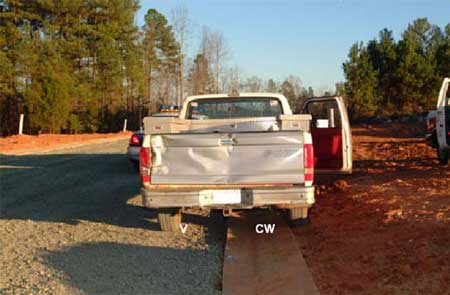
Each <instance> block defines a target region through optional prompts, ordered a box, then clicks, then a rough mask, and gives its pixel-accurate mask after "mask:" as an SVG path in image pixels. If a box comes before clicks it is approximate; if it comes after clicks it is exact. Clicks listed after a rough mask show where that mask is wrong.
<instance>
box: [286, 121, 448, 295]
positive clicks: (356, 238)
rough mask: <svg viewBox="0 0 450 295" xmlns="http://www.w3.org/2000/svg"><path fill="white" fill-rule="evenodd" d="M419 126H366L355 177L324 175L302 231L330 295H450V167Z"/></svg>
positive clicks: (358, 135) (359, 134)
mask: <svg viewBox="0 0 450 295" xmlns="http://www.w3.org/2000/svg"><path fill="white" fill-rule="evenodd" d="M419 127H420V126H417V125H416V126H415V127H414V126H411V125H409V123H394V124H389V125H387V126H380V125H378V126H364V127H361V126H358V127H357V128H356V130H354V132H353V135H354V137H353V142H354V149H353V156H354V173H353V174H352V175H350V176H347V177H343V176H339V178H337V179H338V180H330V177H329V176H327V177H318V179H317V182H318V183H317V185H316V187H318V188H319V189H318V192H319V194H317V195H316V198H317V203H316V205H315V206H314V207H313V210H312V212H311V221H312V223H311V225H309V226H307V227H304V228H297V229H295V232H296V237H297V239H298V241H299V244H300V247H301V248H302V251H303V253H304V255H305V256H306V257H305V258H306V261H307V263H308V265H309V266H310V268H311V271H312V274H313V277H314V280H315V281H316V284H317V286H318V287H319V289H320V292H321V293H322V294H353V293H355V294H449V292H450V284H449V282H450V274H449V272H448V270H449V269H450V261H449V259H443V257H450V235H449V228H450V191H449V188H450V168H449V167H448V166H442V165H439V164H438V162H437V160H436V151H435V150H433V149H431V148H430V147H428V146H427V145H426V144H425V141H424V140H423V139H422V138H417V137H415V136H416V135H417V134H420V133H421V132H422V131H423V129H422V131H420V128H419ZM407 136H414V137H407ZM325 184H326V185H325ZM330 185H331V187H330Z"/></svg>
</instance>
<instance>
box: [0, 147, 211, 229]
mask: <svg viewBox="0 0 450 295" xmlns="http://www.w3.org/2000/svg"><path fill="white" fill-rule="evenodd" d="M139 190H140V179H139V174H138V172H137V171H136V168H135V166H134V165H132V163H130V162H129V161H128V159H127V157H126V156H125V155H124V154H48V155H47V154H46V155H26V156H5V155H0V192H1V207H0V219H22V220H34V221H49V222H64V223H67V224H71V225H76V224H77V223H78V222H79V221H80V220H86V221H92V222H100V223H106V224H111V225H117V226H122V227H132V228H144V229H149V230H160V227H159V225H158V223H157V222H156V221H155V219H156V218H157V214H156V210H151V209H148V208H143V207H141V206H140V196H139ZM183 222H186V223H193V224H199V225H202V226H205V227H207V226H208V222H209V221H208V217H207V216H204V215H197V214H191V213H190V212H184V213H183Z"/></svg>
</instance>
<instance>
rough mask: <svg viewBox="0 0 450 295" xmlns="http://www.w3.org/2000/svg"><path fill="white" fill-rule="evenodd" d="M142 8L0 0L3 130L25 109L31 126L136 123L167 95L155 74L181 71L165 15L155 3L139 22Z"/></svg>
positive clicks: (13, 128) (94, 127)
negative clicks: (138, 24) (153, 83)
mask: <svg viewBox="0 0 450 295" xmlns="http://www.w3.org/2000/svg"><path fill="white" fill-rule="evenodd" d="M138 9H139V3H138V1H137V0H60V1H52V0H40V1H20V0H0V47H1V51H0V67H1V71H0V102H1V108H0V116H1V118H0V124H1V131H0V134H2V135H7V134H13V133H15V132H17V120H18V118H19V114H20V113H25V118H26V121H25V132H27V133H37V132H55V133H59V132H65V133H77V132H94V131H116V130H119V128H120V127H119V126H120V125H121V124H122V122H123V119H124V118H125V117H127V118H128V121H129V122H130V121H131V123H132V124H133V123H134V124H133V125H134V127H135V128H136V127H137V124H138V122H139V119H140V118H139V117H140V116H142V115H143V112H147V109H148V108H150V107H151V106H152V105H155V104H157V103H162V102H164V101H163V98H164V97H165V98H166V97H167V96H165V95H166V93H164V92H163V91H162V90H161V89H162V87H158V89H156V87H152V84H151V83H152V82H153V80H154V76H155V75H157V76H161V75H160V74H159V73H161V72H164V75H165V77H164V78H165V79H166V80H167V79H169V78H168V77H169V76H174V75H176V74H177V73H176V71H177V68H176V61H177V60H178V45H177V42H176V41H175V39H174V36H173V32H172V28H171V27H170V26H169V25H168V24H167V20H166V19H165V17H164V16H163V15H161V14H159V13H158V12H157V11H155V10H149V11H148V13H147V15H146V17H145V21H146V24H145V26H144V27H143V28H138V27H137V26H136V25H135V20H134V18H135V15H136V12H137V10H138ZM156 80H157V81H156V82H158V83H161V79H160V78H158V79H156ZM156 82H155V83H156ZM155 93H156V95H155ZM152 94H153V95H152ZM155 96H156V97H155ZM155 108H156V107H155Z"/></svg>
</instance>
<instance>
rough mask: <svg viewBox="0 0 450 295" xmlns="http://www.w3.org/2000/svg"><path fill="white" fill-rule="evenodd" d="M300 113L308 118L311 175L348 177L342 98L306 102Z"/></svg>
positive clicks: (349, 154)
mask: <svg viewBox="0 0 450 295" xmlns="http://www.w3.org/2000/svg"><path fill="white" fill-rule="evenodd" d="M302 113H304V114H310V115H311V116H312V120H311V135H312V140H313V146H314V164H315V166H314V170H315V173H323V174H331V173H351V172H352V138H351V131H350V123H349V120H348V115H347V108H346V107H345V104H344V100H343V98H342V97H339V96H327V97H314V98H309V99H307V100H306V101H305V103H304V105H303V108H302Z"/></svg>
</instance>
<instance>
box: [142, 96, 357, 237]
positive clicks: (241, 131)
mask: <svg viewBox="0 0 450 295" xmlns="http://www.w3.org/2000/svg"><path fill="white" fill-rule="evenodd" d="M144 132H145V135H144V140H143V145H142V148H141V150H140V173H141V181H142V189H141V194H142V198H143V205H144V206H145V207H149V208H156V209H158V220H159V223H160V226H161V229H162V230H165V231H177V230H179V224H180V222H181V211H182V208H189V207H202V208H203V207H204V208H210V209H219V210H222V212H223V213H224V214H225V215H226V214H227V213H229V212H230V211H231V210H233V209H251V208H255V207H274V208H279V209H285V210H288V212H289V217H290V219H291V220H293V221H294V222H298V223H303V222H305V220H306V218H307V217H308V209H309V208H310V207H311V206H312V205H313V203H314V187H313V180H314V173H315V172H316V173H321V172H323V173H335V172H336V173H349V172H351V170H352V146H351V133H350V126H349V122H348V117H347V112H346V108H345V106H344V103H343V100H342V98H340V97H321V98H312V99H308V100H307V101H306V103H305V105H304V108H303V114H298V115H293V114H292V111H291V108H290V107H289V104H288V101H287V99H286V98H285V97H284V96H283V95H280V94H274V93H245V94H239V93H232V94H218V95H201V96H191V97H188V98H187V99H186V101H185V102H184V105H183V107H182V109H181V112H180V115H179V117H178V118H157V119H155V118H152V117H146V118H145V119H144Z"/></svg>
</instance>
